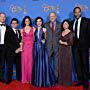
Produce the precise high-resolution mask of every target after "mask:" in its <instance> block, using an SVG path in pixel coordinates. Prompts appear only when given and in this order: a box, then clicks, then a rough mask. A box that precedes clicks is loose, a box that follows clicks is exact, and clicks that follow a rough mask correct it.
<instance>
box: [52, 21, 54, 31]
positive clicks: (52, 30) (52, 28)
mask: <svg viewBox="0 0 90 90" xmlns="http://www.w3.org/2000/svg"><path fill="white" fill-rule="evenodd" d="M51 30H52V32H54V22H52V27H51Z"/></svg>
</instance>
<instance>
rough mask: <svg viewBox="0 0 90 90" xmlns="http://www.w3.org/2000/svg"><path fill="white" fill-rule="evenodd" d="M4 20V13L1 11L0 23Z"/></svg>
mask: <svg viewBox="0 0 90 90" xmlns="http://www.w3.org/2000/svg"><path fill="white" fill-rule="evenodd" d="M5 20H6V15H5V14H3V13H1V14H0V22H1V23H5Z"/></svg>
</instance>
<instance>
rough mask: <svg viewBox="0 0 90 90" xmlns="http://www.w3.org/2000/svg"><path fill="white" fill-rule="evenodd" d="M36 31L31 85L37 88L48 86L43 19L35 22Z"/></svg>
mask: <svg viewBox="0 0 90 90" xmlns="http://www.w3.org/2000/svg"><path fill="white" fill-rule="evenodd" d="M35 23H36V30H35V33H34V37H35V42H34V65H33V80H32V84H33V85H35V86H39V87H47V86H50V82H49V72H48V55H47V51H46V45H45V41H46V31H47V30H46V28H43V19H42V18H41V17H37V18H36V20H35Z"/></svg>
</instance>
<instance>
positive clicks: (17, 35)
mask: <svg viewBox="0 0 90 90" xmlns="http://www.w3.org/2000/svg"><path fill="white" fill-rule="evenodd" d="M16 36H17V38H18V30H16Z"/></svg>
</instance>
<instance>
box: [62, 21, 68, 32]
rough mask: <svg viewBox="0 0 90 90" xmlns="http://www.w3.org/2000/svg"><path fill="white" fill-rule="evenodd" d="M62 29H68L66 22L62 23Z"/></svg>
mask: <svg viewBox="0 0 90 90" xmlns="http://www.w3.org/2000/svg"><path fill="white" fill-rule="evenodd" d="M63 28H64V30H66V29H68V28H69V24H68V22H66V21H65V22H64V23H63Z"/></svg>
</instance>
